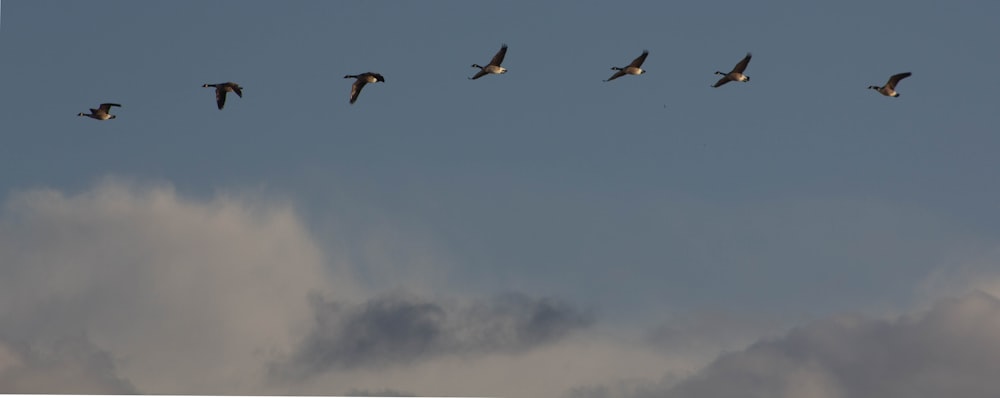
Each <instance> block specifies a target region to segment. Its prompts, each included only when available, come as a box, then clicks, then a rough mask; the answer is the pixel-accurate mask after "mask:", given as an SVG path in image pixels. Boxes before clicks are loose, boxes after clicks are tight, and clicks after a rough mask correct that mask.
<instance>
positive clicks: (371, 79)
mask: <svg viewBox="0 0 1000 398" xmlns="http://www.w3.org/2000/svg"><path fill="white" fill-rule="evenodd" d="M344 78H345V79H355V80H354V84H352V85H351V103H352V104H353V103H354V102H355V101H357V100H358V95H359V94H361V89H362V88H364V87H365V85H366V84H368V83H375V82H382V83H385V78H384V77H382V75H380V74H378V73H375V72H365V73H362V74H360V75H347V76H344Z"/></svg>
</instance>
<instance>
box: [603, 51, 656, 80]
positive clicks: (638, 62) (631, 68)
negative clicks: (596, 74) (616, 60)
mask: <svg viewBox="0 0 1000 398" xmlns="http://www.w3.org/2000/svg"><path fill="white" fill-rule="evenodd" d="M647 56H649V51H647V50H642V55H640V56H639V57H638V58H636V59H634V60H632V63H631V64H628V66H626V67H624V68H619V67H617V66H612V67H611V70H616V71H618V72H615V74H614V75H611V77H610V78H608V80H605V81H606V82H610V81H612V80H615V79H617V78H619V77H622V76H625V75H627V74H628V75H641V74H643V73H646V71H645V70H643V69H642V68H641V66H642V63H643V62H645V61H646V57H647Z"/></svg>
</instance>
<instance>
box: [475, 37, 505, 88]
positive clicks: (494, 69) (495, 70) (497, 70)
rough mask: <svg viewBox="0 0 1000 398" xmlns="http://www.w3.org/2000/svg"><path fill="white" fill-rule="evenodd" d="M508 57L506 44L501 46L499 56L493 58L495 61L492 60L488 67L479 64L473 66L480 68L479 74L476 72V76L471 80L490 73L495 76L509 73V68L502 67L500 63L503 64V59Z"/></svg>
mask: <svg viewBox="0 0 1000 398" xmlns="http://www.w3.org/2000/svg"><path fill="white" fill-rule="evenodd" d="M506 55H507V45H506V44H504V45H502V46H500V51H497V54H496V55H494V56H493V59H492V60H490V63H489V64H488V65H486V66H479V64H472V67H473V68H479V72H476V75H475V76H473V77H470V78H469V80H476V79H478V78H480V77H483V76H486V75H487V74H490V73H492V74H494V75H499V74H503V73H507V68H504V67H502V66H500V63H501V62H503V57H504V56H506Z"/></svg>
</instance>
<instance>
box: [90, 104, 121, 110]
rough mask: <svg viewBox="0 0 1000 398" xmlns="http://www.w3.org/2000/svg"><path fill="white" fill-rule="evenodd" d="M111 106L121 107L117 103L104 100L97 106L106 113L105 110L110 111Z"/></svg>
mask: <svg viewBox="0 0 1000 398" xmlns="http://www.w3.org/2000/svg"><path fill="white" fill-rule="evenodd" d="M112 106H117V107H119V108H120V107H121V105H119V104H113V103H110V102H105V103H103V104H101V106H99V107H98V108H99V109H100V110H101V112H104V113H107V112H110V111H111V107H112ZM91 111H93V109H91Z"/></svg>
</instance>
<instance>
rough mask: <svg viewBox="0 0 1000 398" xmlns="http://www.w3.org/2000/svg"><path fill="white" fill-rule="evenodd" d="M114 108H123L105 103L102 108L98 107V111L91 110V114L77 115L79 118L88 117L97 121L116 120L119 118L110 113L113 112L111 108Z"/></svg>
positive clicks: (81, 113)
mask: <svg viewBox="0 0 1000 398" xmlns="http://www.w3.org/2000/svg"><path fill="white" fill-rule="evenodd" d="M112 106H117V107H119V108H120V107H121V105H119V104H113V103H110V102H106V103H103V104H101V105H100V106H98V107H97V109H94V108H90V113H83V112H80V113H78V114H76V115H77V116H86V117H89V118H91V119H97V120H108V119H114V118H116V117H118V116H117V115H112V114H111V113H109V112H111V107H112Z"/></svg>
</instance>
